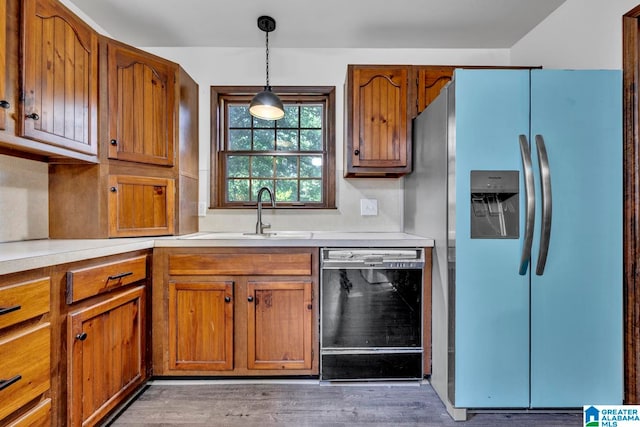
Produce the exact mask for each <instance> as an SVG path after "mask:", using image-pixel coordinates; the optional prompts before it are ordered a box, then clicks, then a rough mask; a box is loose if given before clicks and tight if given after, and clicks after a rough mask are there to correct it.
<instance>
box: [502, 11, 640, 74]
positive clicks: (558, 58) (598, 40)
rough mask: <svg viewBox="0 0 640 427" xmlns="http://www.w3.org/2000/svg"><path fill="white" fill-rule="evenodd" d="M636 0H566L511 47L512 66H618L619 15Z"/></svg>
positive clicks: (620, 26) (620, 39) (607, 67)
mask: <svg viewBox="0 0 640 427" xmlns="http://www.w3.org/2000/svg"><path fill="white" fill-rule="evenodd" d="M638 4H640V0H567V1H566V2H565V3H563V4H562V5H561V6H560V7H559V8H558V9H557V10H556V11H555V12H554V13H552V14H551V15H549V17H547V19H545V20H544V21H542V22H541V23H540V24H539V25H538V26H536V27H535V28H534V29H533V30H531V31H530V32H529V34H527V35H526V36H525V37H523V38H522V39H520V41H518V42H517V43H516V44H515V45H514V46H513V47H512V49H511V62H512V65H530V64H539V65H542V66H544V67H545V68H577V69H581V68H596V69H621V68H622V15H624V14H625V13H627V12H629V11H630V10H631V9H633V8H634V7H636V6H637V5H638Z"/></svg>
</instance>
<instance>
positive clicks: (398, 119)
mask: <svg viewBox="0 0 640 427" xmlns="http://www.w3.org/2000/svg"><path fill="white" fill-rule="evenodd" d="M348 86H349V93H348V94H347V96H348V98H349V100H348V104H349V105H348V108H347V110H350V111H349V112H348V117H347V120H348V123H347V126H348V129H349V130H348V133H347V145H346V146H347V153H346V158H347V173H349V172H353V173H360V171H359V169H363V170H362V171H361V172H364V173H376V171H377V173H392V174H403V173H407V172H409V170H410V166H411V162H410V161H409V158H408V157H407V155H408V154H409V153H410V152H411V150H410V145H409V144H410V143H411V136H410V134H409V118H410V117H409V111H408V105H409V103H408V100H409V67H380V68H377V67H376V68H370V67H354V66H350V67H349V75H348ZM367 168H370V169H371V170H367Z"/></svg>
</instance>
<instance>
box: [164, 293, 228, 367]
mask: <svg viewBox="0 0 640 427" xmlns="http://www.w3.org/2000/svg"><path fill="white" fill-rule="evenodd" d="M233 303H234V301H233V282H232V281H219V282H199V283H189V282H184V283H180V282H179V283H175V282H172V283H169V319H170V323H169V364H170V366H171V368H172V369H184V370H212V371H217V370H230V369H233Z"/></svg>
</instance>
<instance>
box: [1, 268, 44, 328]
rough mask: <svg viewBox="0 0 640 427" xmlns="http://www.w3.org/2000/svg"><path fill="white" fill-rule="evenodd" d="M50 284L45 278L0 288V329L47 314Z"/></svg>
mask: <svg viewBox="0 0 640 427" xmlns="http://www.w3.org/2000/svg"><path fill="white" fill-rule="evenodd" d="M50 283H51V279H50V278H49V277H45V278H42V279H36V280H30V281H26V282H21V283H16V284H13V285H9V286H5V287H2V288H0V329H1V328H5V327H8V326H12V325H15V324H18V323H20V322H23V321H25V320H28V319H33V318H35V317H37V316H40V315H42V314H45V313H48V312H49V300H50V294H51V285H50Z"/></svg>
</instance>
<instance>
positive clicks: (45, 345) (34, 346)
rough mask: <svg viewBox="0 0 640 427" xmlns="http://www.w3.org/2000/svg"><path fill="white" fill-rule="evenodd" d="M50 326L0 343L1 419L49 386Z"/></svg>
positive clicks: (8, 338)
mask: <svg viewBox="0 0 640 427" xmlns="http://www.w3.org/2000/svg"><path fill="white" fill-rule="evenodd" d="M50 354H51V327H50V324H49V323H44V324H41V325H38V326H36V327H33V328H27V329H23V330H20V331H19V332H18V333H16V334H14V335H10V336H8V337H5V338H3V339H1V340H0V360H1V361H2V363H0V402H2V404H1V405H0V424H1V420H2V419H3V418H5V417H7V416H8V415H9V414H11V413H12V412H14V411H16V410H17V409H19V408H20V407H21V406H23V405H25V404H26V403H28V402H30V401H31V400H33V399H35V398H36V397H38V396H39V395H41V394H42V393H44V392H46V391H47V390H49V387H50Z"/></svg>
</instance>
